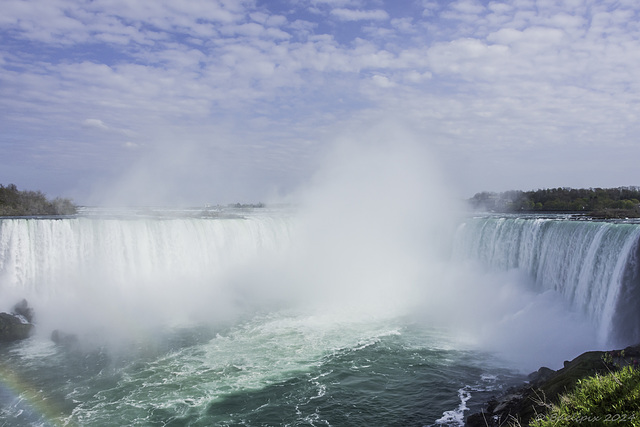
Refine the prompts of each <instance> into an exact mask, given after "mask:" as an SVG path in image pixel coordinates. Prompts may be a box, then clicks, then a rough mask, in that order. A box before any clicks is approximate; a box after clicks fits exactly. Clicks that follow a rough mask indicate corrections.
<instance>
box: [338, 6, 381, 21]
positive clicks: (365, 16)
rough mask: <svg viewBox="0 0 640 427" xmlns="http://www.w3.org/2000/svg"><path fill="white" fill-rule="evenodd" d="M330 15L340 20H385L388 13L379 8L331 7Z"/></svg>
mask: <svg viewBox="0 0 640 427" xmlns="http://www.w3.org/2000/svg"><path fill="white" fill-rule="evenodd" d="M331 15H333V16H335V17H336V18H338V19H339V20H341V21H386V20H388V19H389V14H388V13H387V12H385V11H384V10H381V9H375V10H354V9H343V8H339V9H333V10H331Z"/></svg>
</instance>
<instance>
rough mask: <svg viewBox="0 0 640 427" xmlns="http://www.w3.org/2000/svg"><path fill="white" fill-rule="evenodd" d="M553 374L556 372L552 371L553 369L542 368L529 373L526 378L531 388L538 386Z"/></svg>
mask: <svg viewBox="0 0 640 427" xmlns="http://www.w3.org/2000/svg"><path fill="white" fill-rule="evenodd" d="M555 373H556V371H554V370H553V369H549V368H547V367H545V366H543V367H542V368H540V369H538V370H537V371H535V372H532V373H530V374H529V375H528V377H527V378H528V379H529V384H531V385H532V386H536V385H539V384H540V383H543V382H545V381H547V380H548V379H549V378H551V377H552V376H553V375H554V374H555Z"/></svg>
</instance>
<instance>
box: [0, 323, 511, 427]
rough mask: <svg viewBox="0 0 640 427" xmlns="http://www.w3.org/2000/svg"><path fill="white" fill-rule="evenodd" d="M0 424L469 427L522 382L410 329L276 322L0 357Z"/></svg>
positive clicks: (46, 343) (492, 362) (442, 338)
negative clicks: (494, 399) (467, 418)
mask: <svg viewBox="0 0 640 427" xmlns="http://www.w3.org/2000/svg"><path fill="white" fill-rule="evenodd" d="M0 357H1V360H2V364H1V366H2V368H1V369H2V372H3V377H4V380H5V381H4V382H3V386H2V388H0V390H1V391H0V398H1V399H2V404H1V406H0V408H1V410H0V425H7V426H8V425H11V426H30V425H42V426H46V425H54V426H55V425H81V426H123V425H139V426H187V425H189V426H212V425H215V426H239V425H243V426H279V425H290V426H297V425H307V426H321V425H326V426H329V425H333V426H352V425H398V426H411V425H415V426H423V425H461V422H462V417H463V415H464V414H468V413H469V410H474V409H478V408H479V405H481V404H482V403H483V402H484V401H485V400H486V399H487V398H488V397H489V396H490V395H492V394H495V393H496V392H498V391H499V390H500V389H502V388H504V387H506V386H507V385H509V384H513V383H514V382H517V381H519V380H522V377H521V376H520V375H519V374H516V373H514V372H513V371H510V370H508V369H504V368H502V367H501V366H500V363H501V362H500V361H499V360H497V359H494V358H493V357H491V356H490V355H487V354H483V353H480V352H475V351H471V350H464V349H460V348H456V346H455V343H453V342H451V340H450V339H449V338H447V336H446V334H445V333H444V331H438V330H433V329H429V328H425V327H424V325H418V324H416V323H412V322H410V321H409V320H408V319H404V320H402V319H389V318H387V319H377V320H376V319H366V320H365V319H353V318H349V316H348V315H343V316H340V315H336V314H335V313H334V314H332V315H325V316H322V315H306V314H302V313H290V312H289V313H285V312H279V313H269V314H262V315H255V317H252V318H250V319H246V320H243V321H240V322H238V323H237V324H233V325H228V326H225V327H220V328H211V327H202V326H191V327H180V328H176V329H173V330H170V331H164V332H163V333H162V334H159V335H157V336H155V337H153V338H152V337H148V338H147V339H146V340H144V341H136V342H129V343H128V344H126V345H123V346H122V347H121V348H118V349H115V348H107V347H101V346H96V347H83V346H82V344H81V343H76V344H72V345H68V346H61V345H56V344H53V343H52V342H51V341H50V340H46V339H44V337H39V336H35V337H32V338H30V339H29V340H27V341H24V342H21V343H16V344H12V345H8V346H3V347H2V348H1V349H0Z"/></svg>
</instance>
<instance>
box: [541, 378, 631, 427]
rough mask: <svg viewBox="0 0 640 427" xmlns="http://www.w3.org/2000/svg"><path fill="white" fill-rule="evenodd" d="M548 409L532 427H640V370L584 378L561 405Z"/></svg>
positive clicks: (553, 405) (563, 396)
mask: <svg viewBox="0 0 640 427" xmlns="http://www.w3.org/2000/svg"><path fill="white" fill-rule="evenodd" d="M547 406H548V407H549V410H548V412H547V413H546V414H544V415H539V416H537V417H535V418H534V420H533V421H531V423H530V425H531V426H534V427H550V426H638V427H640V369H633V368H632V367H631V366H625V367H624V368H622V369H620V370H619V371H616V372H610V373H608V374H606V375H595V376H592V377H588V378H584V379H582V380H579V381H578V384H577V386H576V388H575V389H574V390H573V391H572V392H570V393H567V394H565V395H562V396H561V397H560V401H559V403H558V404H548V405H547Z"/></svg>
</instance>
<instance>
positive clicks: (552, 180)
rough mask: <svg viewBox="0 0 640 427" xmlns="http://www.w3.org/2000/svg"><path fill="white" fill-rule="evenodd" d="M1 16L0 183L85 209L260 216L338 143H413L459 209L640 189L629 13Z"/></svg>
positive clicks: (428, 1) (619, 3) (461, 1)
mask: <svg viewBox="0 0 640 427" xmlns="http://www.w3.org/2000/svg"><path fill="white" fill-rule="evenodd" d="M1 9H2V12H1V13H0V183H1V184H4V185H7V184H9V183H15V184H16V185H17V186H18V188H21V189H34V190H35V189H39V190H42V191H44V192H45V193H46V194H47V195H49V196H51V197H54V196H64V197H72V198H73V199H74V200H75V201H76V202H79V203H90V204H93V203H102V202H105V201H106V200H108V199H111V200H118V201H119V202H121V203H139V204H145V203H159V202H160V201H163V202H166V201H173V202H177V203H185V202H188V203H206V202H213V203H228V202H234V201H246V202H250V201H259V200H266V199H268V198H270V197H273V196H274V195H282V194H286V193H288V192H290V191H292V190H294V189H296V188H297V187H298V186H300V185H301V184H302V183H304V182H306V181H307V180H308V179H309V177H310V176H312V175H313V174H314V173H315V171H316V169H317V168H318V165H319V164H320V163H321V162H320V160H319V159H321V158H323V156H324V155H325V152H326V151H327V150H329V147H332V146H333V145H335V144H336V141H341V140H345V139H349V140H353V139H356V140H359V143H360V144H365V145H366V144H368V143H369V140H371V141H373V140H374V139H385V140H387V141H388V142H389V144H390V145H391V146H394V144H396V142H397V143H398V145H397V146H398V147H400V146H402V144H401V142H402V140H404V139H412V140H413V141H415V142H416V143H418V144H420V145H421V146H424V147H426V148H427V149H428V150H427V151H428V153H429V156H430V157H431V159H430V162H432V163H429V162H427V163H425V165H429V164H434V163H435V164H436V165H437V166H438V169H439V170H440V172H439V173H440V176H441V177H442V180H443V181H444V182H446V183H447V184H448V185H450V187H451V188H453V189H454V191H456V192H459V194H460V196H461V197H470V196H472V195H473V194H474V193H475V192H478V191H483V190H492V191H502V190H507V189H523V190H529V189H536V188H546V187H558V186H568V187H576V188H577V187H598V186H600V187H613V186H626V185H640V125H639V115H640V3H638V2H637V1H636V0H599V1H596V0H504V1H503V0H497V1H487V0H457V1H449V0H371V1H366V0H181V1H173V0H1ZM372 143H373V142H372ZM421 153H422V151H421ZM390 158H393V156H391V157H390ZM347 161H348V159H347ZM425 167H430V166H425Z"/></svg>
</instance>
